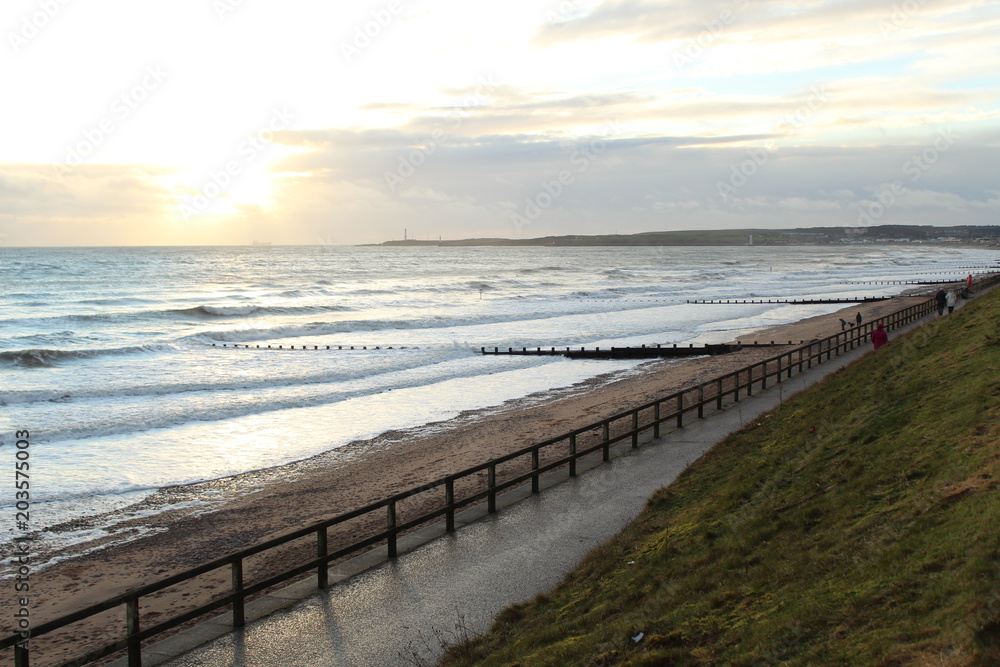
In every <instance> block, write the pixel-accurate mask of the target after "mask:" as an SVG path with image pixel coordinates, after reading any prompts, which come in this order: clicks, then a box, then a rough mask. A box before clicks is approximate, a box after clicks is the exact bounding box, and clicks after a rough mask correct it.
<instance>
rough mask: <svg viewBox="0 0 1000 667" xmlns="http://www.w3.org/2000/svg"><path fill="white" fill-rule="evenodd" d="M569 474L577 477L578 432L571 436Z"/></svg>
mask: <svg viewBox="0 0 1000 667" xmlns="http://www.w3.org/2000/svg"><path fill="white" fill-rule="evenodd" d="M569 476H570V477H576V434H575V433H574V434H573V435H571V436H569Z"/></svg>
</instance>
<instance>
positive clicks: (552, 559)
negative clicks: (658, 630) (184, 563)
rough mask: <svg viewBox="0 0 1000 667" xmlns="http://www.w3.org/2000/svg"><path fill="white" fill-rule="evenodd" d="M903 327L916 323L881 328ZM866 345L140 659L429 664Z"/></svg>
mask: <svg viewBox="0 0 1000 667" xmlns="http://www.w3.org/2000/svg"><path fill="white" fill-rule="evenodd" d="M928 321H930V320H929V319H925V320H923V322H921V324H923V323H926V322H928ZM913 326H919V324H918V325H911V326H910V327H905V328H903V329H900V330H895V331H893V332H892V333H891V336H892V337H893V338H896V337H898V336H899V335H900V334H902V333H904V332H905V331H907V330H908V329H910V328H912V327H913ZM870 351H871V348H870V346H868V345H865V346H863V347H860V348H858V349H855V350H853V351H850V352H847V353H845V354H843V355H841V356H839V357H835V358H833V359H831V360H830V361H829V362H827V363H824V364H822V365H821V366H817V367H814V368H813V369H812V370H810V371H808V372H806V373H803V374H800V375H796V376H794V377H793V378H790V379H788V380H786V381H785V382H782V383H781V384H777V385H772V386H771V387H770V388H769V389H767V390H766V391H764V392H760V393H755V394H754V396H753V397H751V398H746V399H743V400H741V401H740V402H739V403H738V404H735V405H732V406H731V407H729V408H728V409H726V410H724V411H722V412H719V413H715V414H712V415H711V416H709V417H708V418H707V419H703V420H692V421H690V422H689V423H688V424H687V425H686V426H685V428H683V429H678V430H675V431H671V432H669V433H666V434H664V435H663V437H661V438H660V439H658V440H655V441H653V440H651V439H649V438H647V439H646V443H645V444H644V445H643V446H642V447H640V448H639V449H634V450H631V449H629V447H628V445H627V444H625V445H623V446H621V448H620V449H619V451H620V453H621V455H620V456H616V457H615V458H613V460H612V461H611V462H610V463H609V464H605V465H603V466H599V467H597V468H595V469H594V470H589V471H587V472H586V473H584V474H581V475H580V476H578V477H576V478H573V479H567V478H566V476H565V474H559V475H558V476H557V477H554V478H550V479H548V480H546V481H545V482H543V487H545V486H549V487H551V488H548V489H546V490H544V491H543V492H542V493H541V494H539V495H531V494H530V493H529V492H527V491H526V490H520V491H514V492H512V493H511V494H508V496H506V497H501V501H500V503H499V505H500V507H501V509H500V511H499V512H498V513H497V514H493V515H488V514H486V512H485V509H484V508H481V507H480V508H476V509H472V510H469V511H468V512H465V513H463V514H462V515H460V516H459V524H460V525H462V527H461V528H460V529H459V530H458V531H457V532H456V533H453V534H446V533H445V532H444V530H443V528H437V527H435V528H431V529H427V530H424V531H421V533H420V534H418V535H416V536H414V537H412V538H409V539H407V540H401V541H400V548H401V551H402V550H403V549H408V552H407V553H402V554H401V555H400V556H399V558H398V559H396V560H395V561H386V560H385V559H384V557H382V556H381V555H372V556H369V557H368V558H367V559H366V558H365V557H361V558H360V559H355V561H352V562H350V563H348V564H345V565H342V566H339V567H337V568H334V569H332V570H331V581H337V580H338V579H340V580H341V581H340V582H339V583H337V584H336V585H333V586H331V587H330V588H329V589H328V590H326V591H322V592H319V593H315V592H314V590H315V589H314V582H312V583H311V582H308V581H307V582H304V583H302V584H298V585H296V586H291V587H289V588H288V589H285V591H283V592H280V593H278V594H274V595H271V596H269V597H267V598H264V599H262V600H261V601H258V602H257V603H254V605H253V606H252V607H248V618H252V617H254V615H262V617H260V618H259V619H258V620H256V621H253V622H249V623H248V624H247V626H246V627H245V628H242V629H240V630H238V631H235V632H227V630H228V619H227V617H226V616H222V617H220V618H219V619H218V621H215V622H209V623H205V624H202V625H201V626H199V628H197V629H195V631H193V632H192V633H187V634H185V635H180V636H178V637H175V638H171V639H168V640H165V641H163V642H161V643H159V644H157V645H154V646H151V647H149V648H147V649H145V650H144V652H143V653H144V664H147V665H155V664H167V665H170V666H171V667H193V666H195V665H199V666H200V665H208V666H213V667H216V666H218V667H221V666H229V665H240V666H242V665H246V666H253V667H256V666H258V665H259V666H264V665H269V666H270V665H288V666H293V665H294V666H301V665H316V666H347V665H350V666H375V665H414V664H416V665H419V664H433V663H434V661H435V659H436V658H437V657H438V656H439V655H440V653H441V650H442V648H441V642H442V640H443V641H445V642H451V641H455V640H458V639H461V638H462V637H463V636H471V635H475V634H478V633H481V632H483V631H485V630H487V629H488V628H489V626H490V625H491V623H492V621H493V618H494V617H495V615H496V614H497V613H498V612H500V611H501V610H503V609H504V608H505V607H507V606H509V605H510V604H513V603H516V602H521V601H525V600H528V599H531V598H532V597H533V596H535V595H537V594H539V593H542V592H544V591H546V590H549V589H551V588H552V587H553V586H555V585H556V584H557V583H558V582H559V581H560V580H561V578H562V577H563V576H564V575H565V574H566V573H567V572H569V571H570V570H571V569H572V568H573V567H574V566H575V565H576V564H577V562H579V560H580V558H581V557H582V556H584V555H585V554H586V553H587V552H588V551H589V550H590V549H592V548H593V547H595V546H596V545H598V544H600V543H602V542H604V541H606V540H607V539H609V538H610V537H612V536H614V535H615V534H616V533H618V532H619V531H620V530H621V529H622V528H623V527H624V526H625V525H626V524H627V523H628V522H629V521H630V520H631V519H632V518H633V517H635V516H636V515H637V514H638V513H639V512H640V511H641V509H642V508H643V506H644V504H645V502H646V500H647V499H648V498H649V496H651V495H652V494H653V493H654V492H655V491H656V490H657V489H659V488H661V487H663V486H666V485H668V484H670V483H671V482H672V481H673V480H674V479H675V478H676V477H677V476H678V475H679V474H680V473H681V472H682V471H683V470H684V469H685V467H687V466H688V465H689V464H690V463H692V462H693V461H695V460H696V459H697V458H698V457H700V456H701V455H702V454H703V453H704V452H705V451H707V450H708V449H709V448H711V447H712V446H713V445H714V444H715V443H717V442H718V441H719V440H721V439H722V438H724V437H725V436H726V435H727V434H729V433H730V432H732V431H734V430H737V429H739V428H741V427H742V426H743V425H744V424H746V423H748V422H750V421H751V420H753V419H756V418H758V417H759V416H760V415H761V414H762V413H764V412H766V411H768V410H770V409H772V408H774V407H775V406H777V405H778V404H779V403H780V402H781V401H783V400H784V399H786V398H788V397H789V396H791V395H792V394H794V393H797V392H799V391H801V390H802V389H804V388H806V387H808V386H810V385H812V384H814V383H816V382H818V381H820V380H822V379H823V378H824V377H826V376H827V375H829V374H830V373H832V372H835V371H836V370H838V369H839V368H841V367H843V366H844V365H846V364H849V363H851V362H853V361H855V360H857V359H858V358H860V357H861V356H862V355H864V354H867V353H869V352H870ZM433 537H436V539H431V538H433ZM428 540H429V541H428ZM349 575H354V576H349ZM311 586H312V587H313V588H312V589H311V588H310V587H311ZM310 591H312V592H311V594H310ZM299 598H304V599H302V600H301V601H299V602H298V603H297V604H293V606H287V605H289V604H291V603H292V601H293V600H297V599H299ZM282 606H285V607H286V608H284V609H279V610H277V611H274V613H268V612H270V611H272V610H274V609H278V608H279V607H282ZM253 608H256V610H257V611H256V612H255V611H254V609H253ZM265 614H266V615H265ZM212 635H221V636H219V637H218V638H217V639H215V640H214V641H211V642H209V643H207V644H205V645H203V646H200V647H199V648H195V649H194V650H190V651H189V652H187V653H183V651H184V650H186V647H189V646H191V645H192V644H193V643H194V642H196V641H199V637H200V641H204V639H205V638H206V637H210V636H212ZM176 656H179V657H176ZM115 664H116V665H119V664H120V665H124V661H120V662H119V663H115Z"/></svg>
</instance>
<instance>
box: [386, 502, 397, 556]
mask: <svg viewBox="0 0 1000 667" xmlns="http://www.w3.org/2000/svg"><path fill="white" fill-rule="evenodd" d="M385 510H386V512H385V523H386V528H387V530H388V533H389V535H388V537H387V539H386V546H387V551H388V553H389V558H395V557H396V501H395V500H390V501H389V504H388V505H386V506H385Z"/></svg>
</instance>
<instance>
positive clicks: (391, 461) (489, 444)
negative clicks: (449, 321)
mask: <svg viewBox="0 0 1000 667" xmlns="http://www.w3.org/2000/svg"><path fill="white" fill-rule="evenodd" d="M925 298H926V296H923V297H920V296H911V297H902V296H901V297H897V298H893V299H890V300H886V301H879V302H874V303H866V304H858V305H854V306H851V307H848V308H845V309H843V310H842V311H840V312H835V313H832V314H827V315H820V316H816V317H811V318H807V319H805V320H802V321H799V322H795V323H792V324H787V325H782V326H778V327H774V328H771V329H765V330H761V331H758V332H756V333H755V334H753V336H752V338H753V339H757V340H761V341H771V340H774V341H778V342H782V341H794V342H795V343H798V342H799V341H809V340H813V339H817V338H824V337H826V336H829V335H832V334H834V333H836V332H838V331H840V330H841V323H840V318H841V317H843V318H845V319H849V320H853V318H854V317H855V315H856V313H859V312H860V313H861V315H862V317H863V319H864V320H865V321H870V320H872V319H875V318H877V317H880V316H882V315H885V314H888V313H891V312H895V311H897V310H900V309H902V308H905V307H907V306H909V305H913V304H914V303H917V302H919V301H920V300H922V299H925ZM778 349H779V350H780V348H778ZM777 352H778V350H776V349H774V348H758V349H744V350H741V351H739V352H736V353H732V354H728V355H722V356H717V357H701V358H694V359H689V360H684V361H679V362H675V361H671V362H664V361H656V362H648V363H645V364H642V365H641V366H640V367H638V368H637V369H635V370H634V371H633V372H632V373H630V374H629V375H628V376H627V377H624V378H622V379H615V380H612V381H606V380H605V379H602V378H600V377H598V378H593V379H591V380H588V381H586V382H583V383H579V384H576V385H574V386H571V387H568V388H565V389H560V390H555V391H551V392H547V393H545V394H544V395H533V396H529V397H526V398H522V399H519V400H515V401H510V402H508V403H505V404H504V405H502V406H500V407H499V408H495V409H489V410H477V411H469V412H466V413H463V414H462V415H460V416H459V417H458V418H456V419H452V420H449V421H447V422H443V423H432V424H427V425H425V426H421V427H415V428H412V429H406V430H399V431H391V432H388V433H384V434H382V435H380V436H379V437H376V438H373V439H367V440H361V441H357V442H353V443H351V444H349V445H347V446H345V447H341V448H339V449H337V450H334V451H331V452H328V453H324V454H321V455H318V456H315V457H312V458H309V459H306V460H303V461H299V462H295V463H291V464H287V465H284V466H279V467H275V468H268V469H263V470H259V471H254V472H248V473H244V474H240V475H236V476H233V477H228V478H224V479H219V480H214V481H209V482H204V483H200V484H193V485H186V486H179V487H173V488H167V489H162V490H160V491H158V492H156V493H154V494H153V495H152V496H150V497H149V498H147V499H146V500H145V501H143V502H144V504H147V505H150V506H154V505H155V506H156V507H158V508H159V509H160V510H162V511H158V512H156V513H151V514H144V513H143V512H142V511H141V510H142V507H129V508H124V509H121V510H117V513H118V516H116V517H115V526H116V527H115V529H114V530H115V532H119V533H121V532H122V531H132V532H134V533H135V534H137V535H142V536H141V537H137V538H136V539H134V540H131V541H127V542H122V541H120V540H115V541H114V542H113V543H111V544H110V545H109V546H108V547H106V548H103V549H98V550H94V551H92V552H90V553H83V552H86V551H87V550H88V549H90V548H93V547H94V546H95V545H87V544H81V545H75V546H74V549H75V550H76V552H77V553H78V554H79V555H75V556H74V555H72V553H64V554H61V555H60V556H61V560H59V562H57V563H55V564H54V565H51V566H50V567H48V568H46V569H44V570H43V571H42V572H40V573H39V575H38V576H37V578H36V580H35V582H34V588H33V589H32V590H33V593H34V594H35V595H37V597H36V598H35V600H34V601H33V606H32V611H33V615H34V616H33V617H34V619H35V621H36V623H40V622H44V621H45V620H50V619H52V618H55V617H58V616H60V615H63V614H66V613H70V612H72V611H75V610H77V609H80V608H82V607H86V606H87V605H89V604H93V603H96V602H99V601H101V600H103V599H106V598H108V597H111V596H113V595H115V594H118V593H121V592H123V591H126V590H128V589H129V588H133V587H135V586H138V585H141V584H146V583H150V582H152V581H156V580H158V579H163V578H165V577H167V576H169V575H171V574H174V573H177V572H180V571H183V570H185V569H188V568H191V567H194V566H196V565H198V564H200V563H203V562H205V561H208V560H211V559H213V558H217V557H219V556H223V555H225V554H226V553H229V552H232V551H236V550H238V549H241V548H245V547H248V546H251V545H253V544H256V543H259V542H262V541H264V540H266V539H268V538H271V537H275V536H278V535H281V534H284V533H287V532H290V531H292V530H295V529H297V528H301V527H304V526H308V525H310V524H313V523H316V522H317V521H320V520H322V519H326V518H330V517H333V516H336V515H338V514H342V513H345V512H347V511H350V510H351V509H354V508H356V507H361V506H364V505H366V504H368V503H371V502H374V501H377V500H379V499H381V498H384V497H386V496H388V495H391V494H393V493H397V492H400V491H405V490H407V489H411V488H414V487H418V486H421V485H422V484H426V483H428V482H431V481H434V480H437V479H439V478H441V477H443V476H445V475H448V474H451V473H454V472H457V471H459V470H462V469H464V468H468V467H470V466H473V465H476V464H478V463H482V462H483V461H486V460H489V459H491V458H495V457H498V456H501V455H503V454H505V453H508V452H511V451H514V450H516V449H519V448H521V447H524V446H525V445H529V444H532V443H534V442H538V441H541V440H544V439H547V438H549V437H552V436H554V435H558V434H560V433H564V432H566V431H570V430H572V429H574V428H577V427H580V426H583V425H586V424H590V423H593V422H595V421H599V420H600V419H602V418H604V417H607V416H609V415H612V414H615V413H619V412H622V411H624V410H627V409H628V408H630V407H634V406H638V405H642V404H644V403H647V402H649V401H651V400H652V399H654V398H657V397H659V396H664V395H668V394H670V393H672V392H673V391H676V390H677V389H679V388H681V387H684V386H688V385H692V384H697V383H699V382H703V381H706V380H708V379H711V378H714V377H718V376H720V375H724V374H726V373H728V372H731V371H733V370H736V369H737V368H742V367H745V366H747V365H749V364H751V363H754V362H756V361H759V360H762V359H766V358H769V357H772V356H774V355H775V354H776V353H777ZM206 498H211V500H212V502H211V509H210V510H208V511H206V510H205V509H204V507H203V505H201V504H199V502H198V501H199V500H203V499H206ZM171 506H174V507H176V508H177V509H174V510H170V509H164V508H169V507H171ZM131 514H135V515H136V516H135V517H134V518H129V515H131ZM105 518H106V517H105ZM67 528H70V527H69V526H67ZM363 529H364V527H363V526H360V525H356V526H353V527H352V528H351V530H363ZM125 534H127V533H125ZM338 537H339V538H340V539H350V538H351V537H353V535H351V534H350V533H349V532H345V533H343V534H332V535H331V550H333V549H335V548H336V544H334V543H333V542H335V541H336V540H337V539H338ZM308 548H309V546H308V545H305V544H303V545H301V546H299V547H296V546H294V545H293V547H292V548H290V549H289V550H286V551H284V552H282V553H283V554H285V555H286V557H287V558H289V559H290V558H294V557H296V556H298V555H302V556H304V557H305V554H307V553H308V552H307V549H308ZM296 550H297V551H299V552H301V553H299V554H296V553H295V552H296ZM304 557H303V560H304ZM280 560H282V559H281V558H279V559H275V558H271V559H270V560H268V561H264V560H260V561H255V562H254V563H252V564H251V566H250V568H249V570H248V571H247V573H246V578H247V580H248V581H250V580H256V579H259V578H261V577H262V576H264V575H266V574H267V573H268V572H273V571H277V570H280V569H282V566H283V567H284V568H285V569H287V567H289V566H290V564H288V563H281V562H278V561H280ZM228 585H229V572H228V571H226V570H225V569H223V570H220V571H217V572H216V573H212V574H209V575H204V576H202V577H199V578H198V579H196V580H193V581H191V582H188V583H187V584H186V585H185V586H184V587H183V588H182V589H181V588H178V589H169V590H167V591H164V592H163V594H161V595H159V596H150V597H149V598H143V602H142V614H143V624H144V626H147V625H150V624H152V623H155V622H156V621H157V620H158V619H160V620H162V618H166V617H168V616H169V615H172V614H174V613H176V612H179V611H182V610H183V609H185V608H188V607H191V606H194V605H197V604H203V603H205V602H207V601H208V600H210V599H211V598H212V597H214V596H217V595H219V594H220V593H224V592H225V591H226V590H227V588H228ZM119 615H120V613H118V612H112V613H109V614H107V615H105V616H106V618H105V617H95V620H93V621H90V622H86V623H80V624H77V625H76V626H73V627H72V629H71V631H70V632H67V633H66V634H65V635H62V636H61V637H57V636H53V637H52V638H51V639H49V638H44V639H39V640H38V641H37V642H35V643H33V646H32V661H33V664H51V663H53V662H57V661H58V660H59V659H65V658H68V657H71V656H72V655H78V654H79V653H80V652H81V651H82V650H83V649H84V648H94V647H96V646H99V645H100V644H101V643H104V642H106V641H109V640H112V639H114V638H117V637H120V636H121V634H120V633H121V632H122V630H123V628H124V623H123V621H122V619H120V618H118V616H119ZM116 633H117V634H116ZM36 651H38V652H37V654H36Z"/></svg>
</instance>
